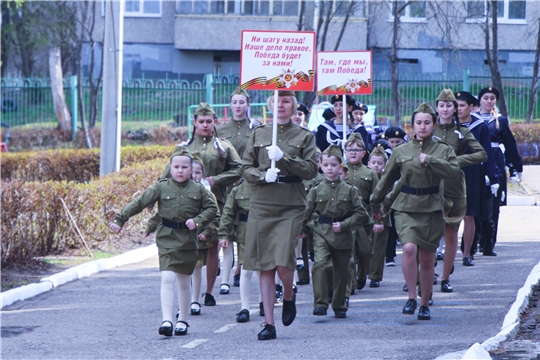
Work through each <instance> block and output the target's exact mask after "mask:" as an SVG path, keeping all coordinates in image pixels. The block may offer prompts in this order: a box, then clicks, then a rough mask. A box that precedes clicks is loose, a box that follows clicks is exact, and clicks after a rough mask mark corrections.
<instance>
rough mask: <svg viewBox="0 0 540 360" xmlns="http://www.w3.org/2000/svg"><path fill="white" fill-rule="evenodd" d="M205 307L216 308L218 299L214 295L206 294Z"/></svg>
mask: <svg viewBox="0 0 540 360" xmlns="http://www.w3.org/2000/svg"><path fill="white" fill-rule="evenodd" d="M204 306H216V299H215V298H214V296H213V295H212V294H208V293H206V294H204Z"/></svg>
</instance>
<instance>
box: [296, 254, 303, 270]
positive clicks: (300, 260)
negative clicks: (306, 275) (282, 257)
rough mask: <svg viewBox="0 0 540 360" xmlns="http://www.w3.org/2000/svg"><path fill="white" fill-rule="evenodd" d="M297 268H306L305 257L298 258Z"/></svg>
mask: <svg viewBox="0 0 540 360" xmlns="http://www.w3.org/2000/svg"><path fill="white" fill-rule="evenodd" d="M296 270H298V271H302V270H304V259H303V258H301V257H300V258H296Z"/></svg>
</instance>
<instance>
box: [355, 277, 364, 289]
mask: <svg viewBox="0 0 540 360" xmlns="http://www.w3.org/2000/svg"><path fill="white" fill-rule="evenodd" d="M365 286H366V280H365V279H364V281H358V285H357V286H356V289H357V290H362V289H363V288H364V287H365Z"/></svg>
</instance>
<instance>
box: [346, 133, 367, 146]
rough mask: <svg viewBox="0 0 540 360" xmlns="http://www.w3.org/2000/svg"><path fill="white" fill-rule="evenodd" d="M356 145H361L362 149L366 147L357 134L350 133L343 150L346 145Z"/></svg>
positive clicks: (360, 136)
mask: <svg viewBox="0 0 540 360" xmlns="http://www.w3.org/2000/svg"><path fill="white" fill-rule="evenodd" d="M352 143H354V144H358V145H361V146H362V147H363V148H365V147H366V145H365V144H364V139H362V135H360V134H359V133H354V132H353V133H351V135H349V138H348V139H347V142H346V143H345V148H347V145H349V144H352Z"/></svg>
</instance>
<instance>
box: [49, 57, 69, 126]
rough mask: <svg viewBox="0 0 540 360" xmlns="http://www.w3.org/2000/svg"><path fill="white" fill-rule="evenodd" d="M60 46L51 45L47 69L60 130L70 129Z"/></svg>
mask: <svg viewBox="0 0 540 360" xmlns="http://www.w3.org/2000/svg"><path fill="white" fill-rule="evenodd" d="M60 56H61V55H60V48H59V47H52V48H51V49H50V50H49V71H50V74H51V91H52V97H53V103H54V112H55V113H56V118H57V119H58V128H59V129H60V130H64V131H67V130H71V115H70V114H69V110H68V107H67V105H66V99H65V97H64V82H63V75H62V66H61V58H60Z"/></svg>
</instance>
